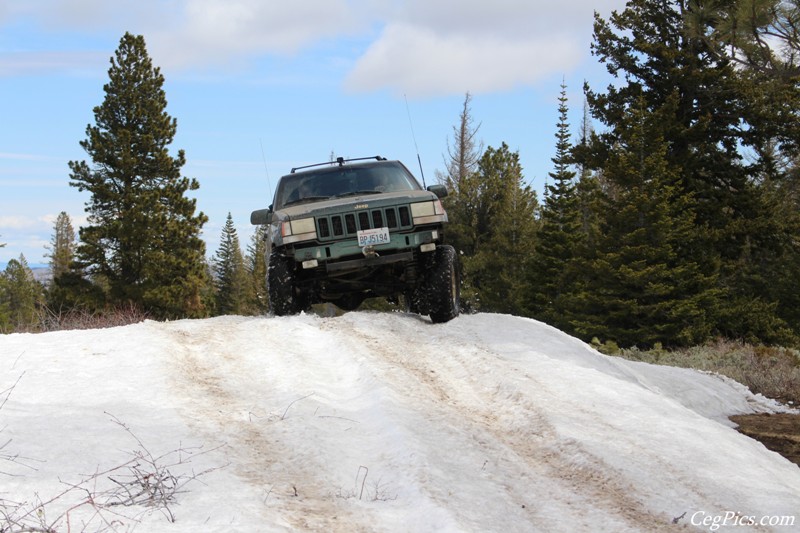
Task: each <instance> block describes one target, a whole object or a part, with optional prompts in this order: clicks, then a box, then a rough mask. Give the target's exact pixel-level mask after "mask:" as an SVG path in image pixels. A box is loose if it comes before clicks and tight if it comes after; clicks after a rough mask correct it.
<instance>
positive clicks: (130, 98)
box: [69, 33, 207, 317]
mask: <svg viewBox="0 0 800 533" xmlns="http://www.w3.org/2000/svg"><path fill="white" fill-rule="evenodd" d="M108 72H109V83H107V84H106V85H105V86H104V91H105V93H106V96H105V99H104V101H103V103H102V104H101V105H100V106H97V107H95V108H94V117H95V122H96V125H94V126H92V125H89V126H87V128H86V135H87V138H86V139H85V140H84V141H81V143H80V144H81V147H83V149H84V150H86V152H87V153H88V154H89V156H90V157H91V159H92V161H93V165H92V166H91V167H90V166H89V164H87V163H86V162H85V161H80V162H78V161H71V162H70V164H69V166H70V169H71V170H72V173H71V175H70V177H71V182H70V185H72V186H74V187H77V188H78V189H79V190H81V191H88V192H89V193H90V194H91V198H90V200H89V202H87V204H86V205H87V206H86V211H87V212H88V213H89V217H88V225H87V226H85V227H82V228H80V241H81V244H80V245H79V246H78V250H77V255H78V258H79V259H80V260H81V261H82V263H83V264H84V265H85V266H86V267H87V268H88V271H89V274H90V275H91V276H92V278H93V279H94V280H95V281H97V282H98V283H101V284H107V286H108V292H109V295H108V296H109V300H110V303H112V304H125V303H133V304H134V305H137V306H141V307H143V308H144V309H145V310H147V311H148V312H150V313H151V314H152V315H153V316H155V317H183V316H203V315H204V314H205V309H204V304H203V301H202V297H201V292H202V288H203V286H204V285H205V283H206V271H205V267H204V255H205V244H204V242H203V241H202V240H201V238H200V231H201V229H202V226H203V224H204V223H205V222H206V221H207V218H206V216H205V215H204V214H203V213H199V214H195V203H196V201H195V200H194V199H189V198H187V197H186V196H185V194H186V192H187V191H194V190H197V189H198V187H199V184H198V183H197V181H196V180H194V179H188V178H185V177H182V176H181V175H180V172H181V168H182V167H183V165H184V164H185V162H186V159H185V154H184V152H183V150H179V151H178V154H177V156H176V157H172V156H170V154H169V152H168V147H169V145H170V144H171V143H172V140H173V138H174V136H175V132H176V129H177V121H176V120H175V119H173V118H172V117H170V115H169V114H167V112H166V106H167V101H166V96H165V93H164V90H163V88H162V87H163V84H164V77H163V76H162V74H161V72H160V69H159V68H158V67H155V68H154V67H153V65H152V61H151V60H150V57H149V56H148V54H147V50H146V48H145V42H144V38H143V37H142V36H134V35H131V34H130V33H126V34H125V35H124V36H123V37H122V39H121V40H120V45H119V48H118V49H117V51H116V53H115V57H112V58H111V68H110V69H109V71H108Z"/></svg>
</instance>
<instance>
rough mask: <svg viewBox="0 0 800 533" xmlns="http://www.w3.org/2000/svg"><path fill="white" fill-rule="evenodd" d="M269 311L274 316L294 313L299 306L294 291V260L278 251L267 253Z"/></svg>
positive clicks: (297, 310)
mask: <svg viewBox="0 0 800 533" xmlns="http://www.w3.org/2000/svg"><path fill="white" fill-rule="evenodd" d="M267 292H268V293H269V311H270V313H272V314H273V315H275V316H285V315H294V314H296V313H298V312H299V306H298V302H297V299H296V297H295V291H294V261H293V260H292V259H291V258H288V257H285V256H283V255H280V254H278V253H275V252H272V253H271V254H270V255H269V262H268V264H267Z"/></svg>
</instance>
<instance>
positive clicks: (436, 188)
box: [428, 184, 447, 198]
mask: <svg viewBox="0 0 800 533" xmlns="http://www.w3.org/2000/svg"><path fill="white" fill-rule="evenodd" d="M428 190H429V191H430V192H432V193H433V194H435V195H436V196H437V197H438V198H444V197H445V196H447V187H445V186H444V185H438V184H437V185H428Z"/></svg>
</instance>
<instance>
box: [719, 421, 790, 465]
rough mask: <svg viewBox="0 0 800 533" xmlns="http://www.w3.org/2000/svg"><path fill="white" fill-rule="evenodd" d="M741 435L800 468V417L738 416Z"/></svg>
mask: <svg viewBox="0 0 800 533" xmlns="http://www.w3.org/2000/svg"><path fill="white" fill-rule="evenodd" d="M730 419H731V421H733V422H734V423H736V424H739V427H738V428H736V429H738V430H739V432H740V433H743V434H745V435H747V436H748V437H750V438H753V439H756V440H757V441H759V442H761V443H762V444H763V445H764V446H766V447H767V448H768V449H770V450H772V451H773V452H777V453H779V454H781V455H782V456H784V457H786V458H787V459H789V460H790V461H792V462H793V463H794V464H796V465H798V466H800V415H793V414H786V413H778V414H758V415H736V416H732V417H730Z"/></svg>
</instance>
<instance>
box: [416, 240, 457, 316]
mask: <svg viewBox="0 0 800 533" xmlns="http://www.w3.org/2000/svg"><path fill="white" fill-rule="evenodd" d="M434 253H435V254H436V256H435V258H434V265H433V268H432V269H431V271H430V273H429V277H428V280H427V286H426V288H425V290H426V292H427V301H428V307H429V312H430V316H431V322H433V323H434V324H440V323H442V322H447V321H449V320H453V319H454V318H455V317H457V316H458V313H459V311H460V299H461V291H460V285H461V280H460V279H459V276H458V265H457V263H456V251H455V249H454V248H453V247H452V246H450V245H447V244H445V245H441V246H437V247H436V251H435V252H434Z"/></svg>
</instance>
